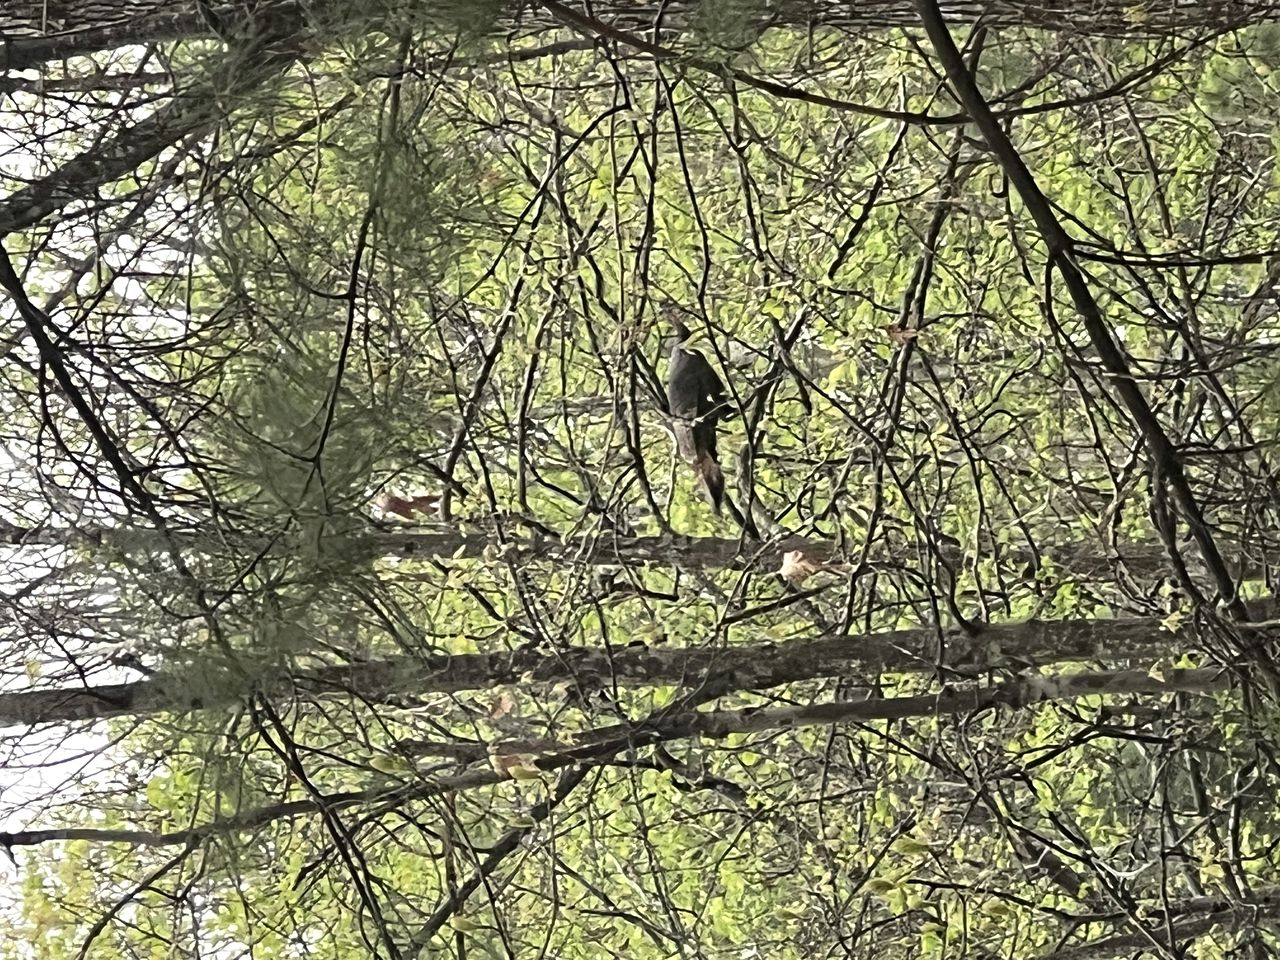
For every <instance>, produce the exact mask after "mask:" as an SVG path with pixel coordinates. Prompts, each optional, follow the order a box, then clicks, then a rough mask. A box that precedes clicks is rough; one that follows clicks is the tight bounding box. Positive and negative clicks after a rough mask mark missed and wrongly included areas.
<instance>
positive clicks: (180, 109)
mask: <svg viewBox="0 0 1280 960" xmlns="http://www.w3.org/2000/svg"><path fill="white" fill-rule="evenodd" d="M296 59H297V51H296V50H295V49H292V48H289V47H284V48H275V47H272V48H270V49H268V48H267V47H266V46H264V44H263V43H255V44H253V45H251V46H249V47H246V48H243V49H239V50H233V51H231V53H230V54H229V55H228V56H227V57H226V58H225V59H224V61H223V62H222V63H221V64H220V65H219V67H218V68H217V69H216V70H214V71H213V72H212V74H211V75H210V77H209V79H208V80H206V81H205V82H203V83H201V84H199V85H197V86H196V87H193V88H192V89H190V90H187V91H179V92H177V93H175V95H174V97H173V99H172V100H171V101H170V103H169V104H168V105H167V106H166V107H164V108H163V109H162V110H159V111H157V112H156V113H155V114H153V115H151V116H149V117H147V118H146V119H144V120H140V121H138V122H137V123H135V124H133V125H132V126H129V127H126V128H125V129H124V130H121V131H120V132H119V133H118V134H116V136H115V137H114V138H112V139H110V140H108V141H106V142H103V143H97V144H94V145H93V146H91V147H90V148H89V149H88V150H86V151H85V152H84V153H81V154H80V155H79V156H76V157H73V158H72V159H71V160H68V161H67V162H66V163H64V164H63V165H62V166H60V167H59V168H58V169H57V170H55V171H53V172H52V173H50V174H48V175H47V176H44V177H40V178H39V179H37V180H33V181H32V182H31V183H29V184H27V185H26V186H25V187H23V188H22V189H21V190H17V191H15V192H14V193H12V194H10V195H9V196H8V197H6V198H4V200H3V201H0V239H3V238H4V237H7V236H8V235H9V234H11V233H13V232H15V231H17V230H24V229H26V228H28V227H31V226H34V225H35V224H37V223H39V222H40V221H41V220H43V219H44V218H45V217H48V216H49V215H50V214H53V213H56V212H58V211H59V210H61V209H63V208H64V207H66V206H67V205H69V204H71V203H74V202H75V201H77V200H83V199H86V198H88V197H92V196H93V195H94V194H95V192H96V191H97V190H99V189H100V188H102V187H103V186H105V185H106V184H109V183H112V182H114V181H115V180H118V179H120V178H121V177H123V176H125V175H126V174H128V173H130V172H132V171H133V170H136V169H137V168H138V167H139V166H141V165H142V164H144V163H146V162H147V161H148V160H151V159H153V158H155V157H156V156H158V155H159V154H160V153H161V151H163V150H165V149H167V148H168V147H171V146H173V145H174V144H176V143H178V142H179V141H181V140H183V139H184V138H186V137H189V136H192V135H195V134H200V133H204V132H205V131H207V130H208V129H210V128H211V127H212V126H213V125H214V124H215V123H217V122H218V121H219V120H221V119H222V118H223V117H224V116H225V115H226V110H227V107H226V104H227V102H228V101H229V100H234V99H236V98H239V97H243V96H244V95H245V94H247V93H249V92H250V91H252V90H254V89H256V88H257V87H258V86H260V85H261V84H262V83H264V82H266V81H267V80H268V79H270V78H271V77H272V76H274V75H276V74H278V73H280V72H281V71H282V70H284V69H285V68H286V67H288V66H289V65H290V64H292V63H293V62H294V60H296Z"/></svg>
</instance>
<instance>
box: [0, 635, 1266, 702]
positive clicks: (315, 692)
mask: <svg viewBox="0 0 1280 960" xmlns="http://www.w3.org/2000/svg"><path fill="white" fill-rule="evenodd" d="M1258 612H1263V611H1261V610H1259V611H1258ZM1195 641H1196V635H1195V633H1194V632H1193V630H1191V629H1190V628H1185V627H1184V628H1182V629H1180V630H1178V631H1175V632H1169V631H1168V630H1165V629H1163V628H1162V626H1161V624H1160V622H1159V621H1158V620H1155V619H1152V618H1133V619H1128V620H1092V619H1089V620H1049V621H1030V622H1026V623H1012V624H997V625H993V626H989V627H987V628H986V629H984V630H983V631H982V632H981V633H979V634H978V635H977V636H969V635H966V634H961V633H951V634H948V635H947V636H946V637H945V641H944V642H943V643H942V644H941V645H940V644H939V632H938V631H937V630H936V629H933V628H921V629H916V630H895V631H889V632H884V633H873V634H862V635H853V636H845V637H836V638H825V639H819V640H795V641H791V642H789V643H781V644H772V643H768V644H744V645H737V644H735V645H733V646H729V647H723V648H708V647H694V648H679V647H667V646H654V647H624V648H622V649H618V650H612V651H610V650H603V649H600V648H598V647H572V648H570V649H568V650H563V651H558V652H556V653H555V654H551V655H540V654H534V655H516V656H512V655H511V654H507V653H495V654H459V655H455V656H441V657H421V658H413V657H394V658H390V659H386V660H377V661H372V662H368V663H359V664H351V665H343V666H334V667H322V668H318V669H314V670H305V671H298V672H295V673H291V674H284V673H281V674H277V675H276V676H275V679H274V680H272V679H271V678H270V676H268V677H267V678H265V679H264V680H263V681H262V683H261V685H260V687H259V689H260V690H262V691H263V692H265V693H266V694H267V695H269V696H271V695H275V696H283V697H295V696H298V697H303V698H316V697H326V696H334V695H339V696H353V697H355V698H356V699H358V700H362V701H365V702H369V703H376V702H379V701H384V700H386V699H388V698H392V697H396V696H403V695H407V694H415V695H425V694H431V693H459V692H462V691H466V690H484V689H489V688H492V687H497V686H502V685H505V684H515V683H537V684H547V685H556V684H563V683H568V684H571V685H573V686H574V687H576V688H577V689H578V690H580V691H583V692H587V691H592V690H599V689H602V688H607V687H608V686H610V685H612V684H615V683H616V684H617V685H619V686H622V687H642V686H648V685H653V684H673V683H674V684H682V685H684V686H685V687H688V688H692V687H699V688H702V689H704V690H706V691H708V692H709V693H713V694H714V695H716V696H724V695H727V694H730V693H735V692H739V691H749V690H766V689H769V688H771V687H777V686H781V685H783V684H787V683H795V682H799V681H804V680H817V679H823V678H830V677H849V678H856V677H867V678H868V679H871V678H874V677H875V676H877V675H878V674H880V673H882V672H888V673H937V674H939V675H940V676H941V677H942V679H944V680H948V681H950V680H955V679H957V678H960V679H963V678H965V677H974V676H978V675H981V674H983V673H986V672H989V671H992V670H998V669H1019V668H1025V667H1035V666H1041V665H1044V664H1049V663H1059V662H1066V661H1086V662H1090V661H1094V662H1096V661H1109V662H1115V661H1124V660H1128V659H1131V658H1141V659H1143V660H1144V662H1150V661H1152V660H1154V659H1157V658H1159V657H1161V656H1168V655H1180V654H1181V653H1182V652H1184V651H1185V650H1187V649H1188V648H1189V647H1191V646H1192V645H1194V643H1195ZM940 647H941V648H940ZM197 673H198V679H197V680H192V679H188V678H186V677H175V678H167V677H157V678H153V679H149V680H140V681H137V682H134V683H119V684H104V685H101V686H96V687H82V688H64V689H57V690H26V691H17V692H11V693H0V727H8V726H16V725H32V724H42V723H67V722H73V721H82V720H94V719H101V718H106V717H121V716H142V715H147V714H155V713H184V712H187V711H191V710H202V709H214V708H218V707H225V706H228V705H230V704H234V703H237V702H239V701H240V700H241V699H243V698H244V697H245V696H246V695H247V694H248V693H249V692H250V691H247V690H245V689H244V688H243V684H242V681H241V680H240V679H239V677H240V676H241V674H232V673H230V672H228V673H227V674H226V675H225V677H222V678H219V677H218V676H217V675H216V674H215V673H213V672H212V671H211V670H210V669H208V668H205V669H202V670H200V671H197Z"/></svg>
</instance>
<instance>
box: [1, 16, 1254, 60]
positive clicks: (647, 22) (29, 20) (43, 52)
mask: <svg viewBox="0 0 1280 960" xmlns="http://www.w3.org/2000/svg"><path fill="white" fill-rule="evenodd" d="M213 6H214V10H215V11H216V12H217V13H218V14H219V15H220V16H222V17H223V18H224V19H234V18H235V17H236V14H237V11H238V9H239V8H240V5H238V4H215V5H213ZM734 6H736V7H737V8H738V9H736V10H734V9H733V8H732V7H729V8H726V9H724V10H723V11H721V12H720V15H721V16H722V17H723V21H724V23H725V25H726V27H729V28H731V29H733V31H734V32H735V34H745V35H746V36H750V35H751V33H752V32H754V31H758V30H761V29H765V28H767V27H771V26H788V25H790V26H803V27H806V28H808V27H810V26H814V27H833V28H837V29H845V30H852V31H864V30H874V29H880V28H886V27H900V26H907V25H914V24H916V23H917V19H916V16H915V13H914V12H913V10H912V6H911V0H839V2H837V0H742V2H741V3H739V4H736V5H734ZM255 7H256V9H257V10H258V11H260V14H261V15H266V16H270V17H271V19H272V20H273V21H274V22H275V23H277V24H288V23H292V24H293V26H294V28H295V29H296V30H297V31H299V32H302V31H305V30H306V29H308V26H307V25H308V24H317V23H321V22H325V21H330V20H331V18H333V17H335V16H344V15H345V16H349V17H354V16H359V10H358V8H357V9H356V10H353V11H350V12H347V9H346V8H347V5H346V4H345V3H339V2H338V0H314V2H312V3H309V4H299V3H295V2H291V0H262V2H259V3H257V4H256V5H255ZM435 7H436V5H435V4H431V3H423V2H420V3H418V4H414V5H408V4H406V5H405V6H404V9H405V10H406V11H408V12H413V11H415V10H416V11H420V12H421V14H422V17H423V18H424V20H429V19H430V18H431V16H432V13H433V11H434V9H435ZM590 9H591V11H592V14H593V15H594V16H595V17H597V18H598V19H600V20H602V21H603V22H605V23H608V24H610V25H612V26H614V27H616V28H619V29H622V30H628V31H634V32H636V33H640V34H648V35H650V36H651V35H652V31H653V25H654V22H655V21H656V20H657V19H658V18H659V11H661V21H662V23H663V24H664V26H665V27H666V29H667V31H668V33H678V32H680V31H681V30H684V29H688V28H689V26H690V24H691V23H698V22H701V23H705V22H706V12H705V11H706V9H707V5H705V4H701V3H699V2H698V0H673V2H666V3H656V2H646V3H627V2H618V0H611V2H603V3H601V2H596V3H593V4H592V5H591V8H590ZM1135 9H1140V10H1141V11H1142V15H1141V16H1140V17H1139V16H1137V15H1135V12H1134V11H1135ZM942 12H943V14H944V15H945V16H946V17H947V19H948V20H949V21H951V22H952V23H953V24H956V25H961V24H966V23H974V22H976V21H977V20H979V19H981V20H983V22H985V23H987V24H988V25H990V26H997V27H998V26H1028V27H1044V28H1048V29H1053V30H1067V31H1072V32H1076V33H1092V34H1130V35H1136V34H1139V33H1168V32H1177V31H1179V30H1185V29H1194V28H1199V27H1221V26H1232V25H1238V24H1244V23H1256V22H1261V21H1263V20H1268V19H1275V18H1276V16H1277V13H1278V11H1277V6H1276V4H1275V3H1271V2H1266V0H1203V2H1198V3H1179V2H1178V0H1148V2H1145V3H1141V4H1137V5H1135V4H1134V3H1133V2H1132V0H1079V2H1076V0H968V2H966V0H948V2H944V3H943V4H942ZM473 26H474V24H473ZM561 26H562V25H561V23H560V22H559V21H558V20H557V19H556V18H555V17H554V16H552V15H550V14H549V13H548V12H547V11H546V10H545V9H544V8H542V7H541V6H539V5H537V4H532V3H530V4H515V3H510V4H508V5H507V7H506V10H505V12H504V15H501V16H499V17H498V18H496V19H495V20H494V22H493V23H492V25H491V29H492V32H494V33H495V34H498V35H501V34H510V33H518V34H529V33H539V32H544V31H547V30H554V29H559V28H560V27H561ZM210 36H213V32H212V30H211V28H210V26H209V24H208V22H207V21H206V20H205V18H203V17H202V16H201V15H200V13H199V11H198V9H197V7H196V4H195V3H194V2H176V3H175V2H169V0H91V2H80V0H60V2H58V0H50V2H48V3H45V2H43V0H20V2H10V3H0V44H2V46H0V66H3V67H5V68H7V69H15V68H23V67H30V66H35V65H37V64H39V63H42V62H45V61H48V60H55V59H60V58H63V57H70V56H75V55H78V54H87V53H93V52H95V51H98V50H107V49H111V48H114V47H119V46H123V45H125V44H131V43H136V44H145V43H158V42H164V41H171V40H179V39H194V38H200V37H210Z"/></svg>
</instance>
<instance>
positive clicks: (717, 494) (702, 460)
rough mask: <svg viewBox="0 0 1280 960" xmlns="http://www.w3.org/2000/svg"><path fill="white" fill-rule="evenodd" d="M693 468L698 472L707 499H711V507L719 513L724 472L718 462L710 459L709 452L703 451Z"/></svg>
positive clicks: (722, 499)
mask: <svg viewBox="0 0 1280 960" xmlns="http://www.w3.org/2000/svg"><path fill="white" fill-rule="evenodd" d="M693 468H694V470H696V471H697V473H698V479H699V480H700V481H701V482H702V489H703V490H704V491H705V492H706V494H707V499H708V500H710V501H711V508H712V509H713V510H715V512H716V514H717V515H719V513H720V506H721V504H723V503H724V473H723V472H722V471H721V470H720V464H718V463H716V462H715V460H714V459H712V457H711V454H709V453H703V454H700V455H699V457H698V462H697V463H696V464H694V467H693Z"/></svg>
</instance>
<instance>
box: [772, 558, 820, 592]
mask: <svg viewBox="0 0 1280 960" xmlns="http://www.w3.org/2000/svg"><path fill="white" fill-rule="evenodd" d="M821 569H822V565H821V564H818V563H814V562H813V561H812V560H810V559H809V558H808V557H806V556H805V555H804V551H803V550H791V551H788V552H787V553H784V554H783V555H782V566H780V567H779V568H778V574H779V575H780V576H781V577H782V579H783V580H785V581H787V583H796V584H798V583H804V582H805V581H806V580H808V579H809V578H810V577H811V576H813V575H814V574H815V573H817V572H818V571H819V570H821Z"/></svg>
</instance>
